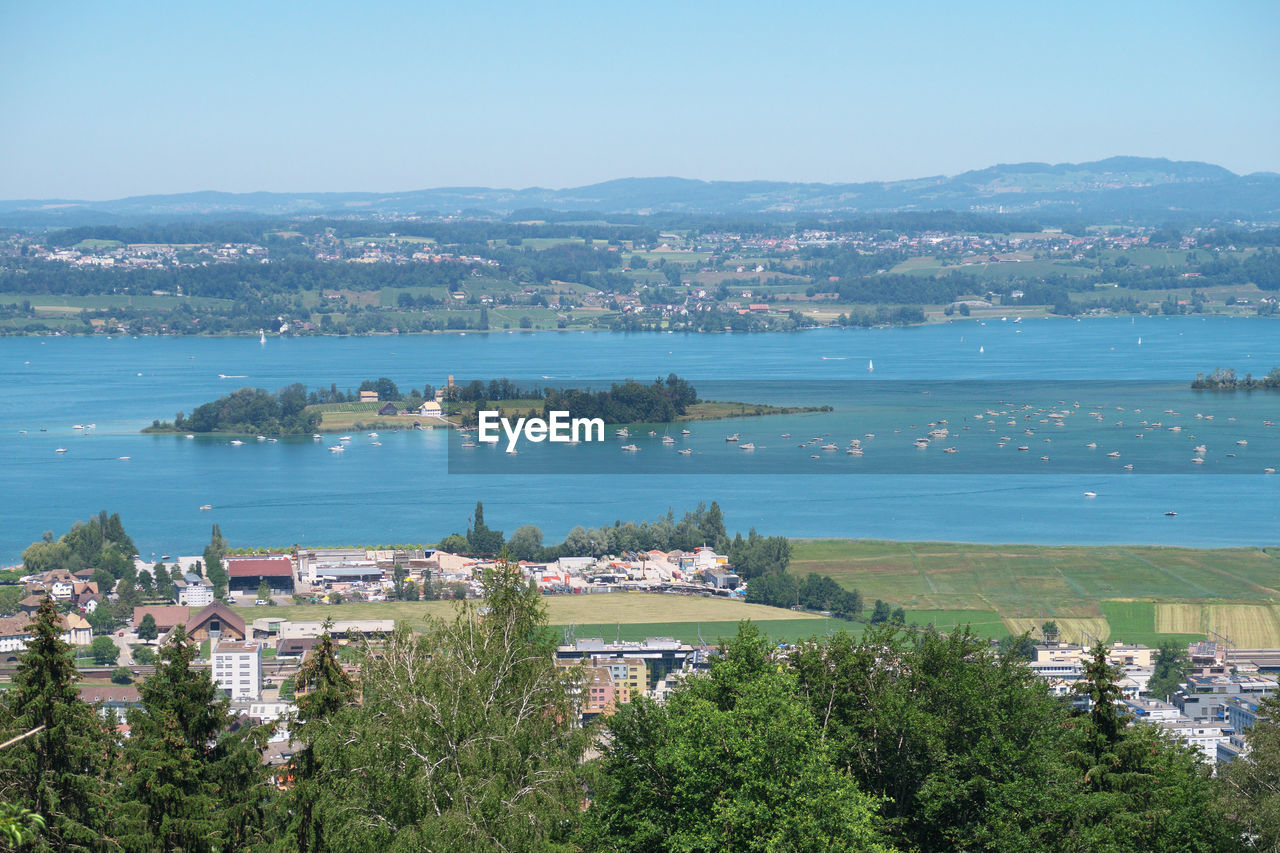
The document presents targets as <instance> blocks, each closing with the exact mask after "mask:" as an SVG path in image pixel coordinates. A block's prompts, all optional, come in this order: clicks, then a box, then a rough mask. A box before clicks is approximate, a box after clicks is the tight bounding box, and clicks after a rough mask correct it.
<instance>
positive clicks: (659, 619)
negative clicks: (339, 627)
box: [232, 592, 835, 636]
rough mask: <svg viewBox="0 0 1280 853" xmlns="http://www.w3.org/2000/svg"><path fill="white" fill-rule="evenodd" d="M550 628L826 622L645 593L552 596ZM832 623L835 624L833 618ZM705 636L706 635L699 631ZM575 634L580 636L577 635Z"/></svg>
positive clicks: (375, 610)
mask: <svg viewBox="0 0 1280 853" xmlns="http://www.w3.org/2000/svg"><path fill="white" fill-rule="evenodd" d="M543 603H544V604H545V605H546V607H547V618H548V621H549V622H550V623H551V624H552V625H586V624H593V625H601V624H603V625H609V626H613V628H614V630H615V631H616V626H617V625H619V624H622V625H632V624H644V625H658V624H672V623H692V624H694V627H695V630H696V627H697V623H699V622H701V623H703V624H711V623H735V624H736V623H737V622H738V621H739V620H741V619H750V620H752V621H753V622H774V621H778V620H782V621H785V622H800V621H808V622H811V623H813V625H814V629H813V630H814V631H815V632H818V633H821V632H822V631H824V630H826V629H825V625H824V623H825V622H826V620H825V619H823V617H821V616H817V615H809V614H803V613H796V612H794V611H791V610H783V609H781V608H777V607H765V606H764V605H763V604H747V603H745V602H742V601H736V600H731V599H727V598H710V597H708V598H702V597H698V596H688V595H659V594H655V593H644V592H626V593H612V594H604V595H557V596H547V597H545V598H544V599H543ZM454 607H455V604H454V602H451V601H377V602H371V603H360V604H304V605H290V606H285V607H233V608H232V609H233V610H234V611H235V612H237V613H239V614H240V615H241V616H242V617H244V619H245V620H246V621H252V620H254V619H264V618H268V617H269V618H271V619H282V620H283V619H288V620H292V621H315V620H321V619H325V618H330V619H401V620H405V621H408V622H419V621H421V620H422V619H424V618H427V617H429V616H436V617H448V616H450V615H452V613H453V612H454ZM833 624H835V622H834V620H833ZM703 633H704V636H705V634H706V631H705V630H704V632H703ZM579 635H580V636H582V634H581V632H579Z"/></svg>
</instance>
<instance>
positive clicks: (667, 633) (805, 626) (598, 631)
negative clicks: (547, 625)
mask: <svg viewBox="0 0 1280 853" xmlns="http://www.w3.org/2000/svg"><path fill="white" fill-rule="evenodd" d="M781 612H783V613H787V612H788V611H785V610H784V611H781ZM552 627H553V629H555V630H556V632H557V637H563V636H564V635H565V631H566V630H567V628H568V626H567V625H553V626H552ZM758 627H759V628H760V630H761V631H762V632H764V633H765V634H767V635H768V636H769V638H770V639H771V640H773V641H774V642H777V643H784V642H792V643H793V642H797V641H800V640H807V639H809V638H810V637H814V636H819V637H821V636H823V635H824V634H826V633H827V632H828V631H831V632H835V631H839V630H841V629H845V630H847V631H849V632H850V633H859V634H860V633H861V632H862V624H861V623H858V622H846V621H844V620H842V619H822V620H817V619H810V618H806V619H771V620H767V621H763V622H759V623H758ZM699 633H701V635H702V641H703V642H705V643H707V644H708V645H713V646H714V645H717V644H719V642H721V641H723V640H729V639H732V638H733V637H734V636H735V635H736V634H737V633H738V623H737V622H733V621H721V622H637V623H624V624H621V625H619V624H618V623H616V622H615V623H610V624H603V623H601V624H586V625H574V626H573V636H574V637H576V638H577V639H579V640H581V639H584V638H587V637H599V638H602V639H604V640H605V641H606V642H610V643H612V642H613V641H614V640H615V639H619V638H620V639H622V640H623V641H635V640H644V639H647V638H648V637H672V638H673V639H676V640H679V641H680V642H682V643H691V644H697V643H698V635H699Z"/></svg>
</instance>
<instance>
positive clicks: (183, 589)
mask: <svg viewBox="0 0 1280 853" xmlns="http://www.w3.org/2000/svg"><path fill="white" fill-rule="evenodd" d="M174 586H176V587H177V588H178V603H179V604H185V605H186V606H188V607H208V606H209V605H210V604H213V584H212V583H210V582H209V581H207V580H205V579H204V578H202V577H200V576H199V575H197V574H196V573H194V572H188V573H187V574H186V576H184V577H183V579H182V580H181V581H178V582H175V583H174Z"/></svg>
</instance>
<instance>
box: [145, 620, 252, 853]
mask: <svg viewBox="0 0 1280 853" xmlns="http://www.w3.org/2000/svg"><path fill="white" fill-rule="evenodd" d="M196 653H197V647H196V645H195V644H194V643H192V642H191V641H190V640H189V638H188V637H187V635H186V632H185V631H184V630H183V628H182V626H181V625H179V626H178V627H177V628H175V629H174V631H173V634H172V635H171V637H170V639H169V641H168V642H167V643H166V644H165V646H164V648H163V649H162V650H161V652H160V661H159V662H158V664H157V666H156V671H155V673H154V674H153V675H152V676H151V677H150V678H148V679H147V680H146V681H144V682H143V683H142V686H141V688H140V692H141V694H142V706H141V707H140V708H138V709H135V710H134V711H131V712H130V714H129V726H130V729H131V733H130V737H129V742H128V744H127V746H126V747H125V753H124V764H125V768H126V772H125V774H124V778H123V782H122V786H121V788H122V793H123V794H124V796H125V797H126V799H127V800H128V801H129V818H130V819H129V821H128V834H127V836H126V837H125V838H123V839H122V841H124V843H125V847H126V848H127V849H132V850H140V851H161V850H165V851H183V853H198V851H216V850H233V849H243V848H244V847H246V846H248V844H249V843H250V842H251V841H252V840H253V839H255V838H257V836H258V832H257V830H258V828H259V827H260V825H261V822H262V821H261V814H260V811H261V807H260V801H261V798H262V796H263V795H264V793H265V791H264V789H263V786H262V771H261V768H260V762H259V752H258V749H257V747H259V746H260V745H261V741H260V739H261V737H262V735H263V733H262V732H260V731H258V730H253V729H250V730H242V731H239V732H233V731H231V729H232V726H233V723H234V722H235V720H234V719H233V718H232V716H231V715H230V714H229V713H228V708H229V702H228V700H227V698H226V697H225V696H223V695H221V694H220V693H219V691H218V689H217V687H216V686H215V685H214V683H213V681H212V679H211V678H210V676H209V672H208V670H204V669H196V668H194V667H193V663H194V661H195V658H196Z"/></svg>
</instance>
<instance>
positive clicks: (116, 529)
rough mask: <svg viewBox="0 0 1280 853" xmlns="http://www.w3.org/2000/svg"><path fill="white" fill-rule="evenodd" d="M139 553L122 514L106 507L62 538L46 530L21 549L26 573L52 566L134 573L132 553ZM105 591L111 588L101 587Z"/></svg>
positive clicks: (51, 567) (78, 524)
mask: <svg viewBox="0 0 1280 853" xmlns="http://www.w3.org/2000/svg"><path fill="white" fill-rule="evenodd" d="M137 553H138V549H137V547H136V546H135V545H134V544H133V540H132V539H130V538H129V535H128V534H127V533H125V532H124V526H123V525H122V524H121V523H120V516H119V515H117V514H115V513H112V514H110V515H108V514H107V511H106V510H103V511H102V512H100V513H98V515H97V516H95V517H93V518H91V519H89V520H88V521H87V522H79V521H78V522H76V523H75V524H73V525H72V526H71V529H70V530H69V531H67V532H66V533H65V534H63V536H62V537H61V538H60V539H57V540H55V539H54V538H53V532H52V531H46V532H45V534H44V537H43V539H41V541H39V542H34V543H32V544H31V545H30V546H29V547H28V548H27V549H26V550H25V551H23V552H22V564H23V570H24V571H25V572H26V573H27V574H37V573H40V572H47V571H49V570H50V569H66V570H67V571H69V572H78V571H80V570H81V569H90V568H94V569H96V568H102V569H106V570H107V571H109V572H111V574H112V575H113V576H114V577H117V578H119V577H124V576H126V575H128V576H132V574H133V556H134V555H135V554H137ZM101 591H102V592H103V593H104V594H105V593H106V592H107V591H108V590H101Z"/></svg>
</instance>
